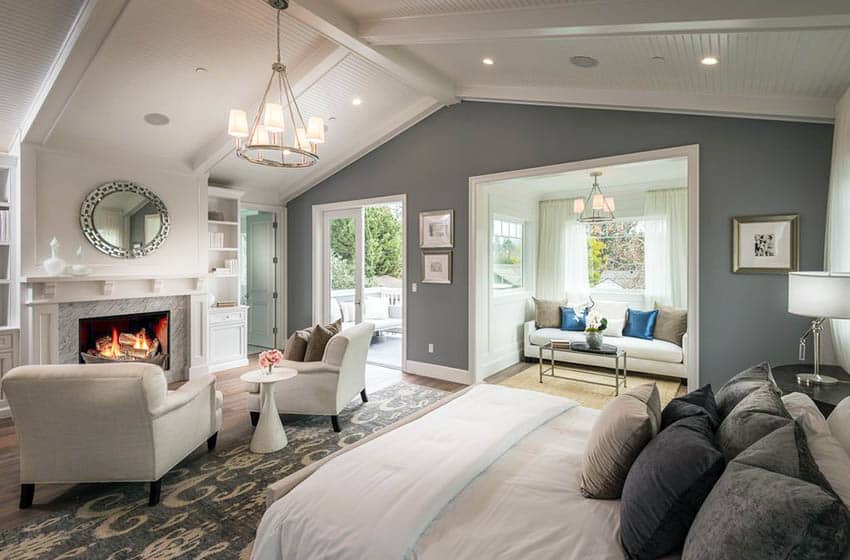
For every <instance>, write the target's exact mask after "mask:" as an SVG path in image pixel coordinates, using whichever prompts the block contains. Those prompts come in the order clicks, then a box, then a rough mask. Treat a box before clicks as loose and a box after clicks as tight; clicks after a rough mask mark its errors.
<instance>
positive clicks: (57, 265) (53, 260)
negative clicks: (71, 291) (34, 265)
mask: <svg viewBox="0 0 850 560" xmlns="http://www.w3.org/2000/svg"><path fill="white" fill-rule="evenodd" d="M59 246H60V245H59V241H58V240H57V239H56V238H55V237H54V238H53V239H51V240H50V258H47V259H44V262H42V263H41V266H43V267H44V271H45V272H46V273H47V274H48V275H49V276H59V275H60V274H62V273H63V272H65V261H64V260H62V259H61V258H60V257H59Z"/></svg>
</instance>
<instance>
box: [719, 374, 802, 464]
mask: <svg viewBox="0 0 850 560" xmlns="http://www.w3.org/2000/svg"><path fill="white" fill-rule="evenodd" d="M791 422H793V420H792V419H791V416H790V415H789V414H788V411H787V410H785V405H784V404H782V399H781V398H780V397H779V395H777V394H776V392H775V391H774V390H773V388H772V387H769V386H763V387H761V388H759V389H756V390H755V391H753V392H752V393H750V394H749V395H747V396H746V397H744V399H743V400H742V401H741V402H739V403H738V404H737V406H735V408H733V409H732V412H730V413H729V415H728V416H726V418H725V419H724V420H723V422H722V423H721V424H720V427H719V428H718V429H717V443H718V445H719V446H720V450H721V451H723V456H724V457H726V460H727V461H731V460H732V459H734V458H735V456H736V455H738V453H740V452H741V451H743V450H744V449H746V448H748V447H749V446H750V445H752V444H754V443H755V442H757V441H758V440H760V439H761V438H763V437H764V436H766V435H767V434H769V433H770V432H772V431H773V430H776V429H777V428H781V427H782V426H785V425H787V424H789V423H791Z"/></svg>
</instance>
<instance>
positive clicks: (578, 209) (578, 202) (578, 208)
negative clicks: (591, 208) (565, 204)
mask: <svg viewBox="0 0 850 560" xmlns="http://www.w3.org/2000/svg"><path fill="white" fill-rule="evenodd" d="M582 212H584V199H583V198H577V199H575V200H573V213H574V214H581V213H582Z"/></svg>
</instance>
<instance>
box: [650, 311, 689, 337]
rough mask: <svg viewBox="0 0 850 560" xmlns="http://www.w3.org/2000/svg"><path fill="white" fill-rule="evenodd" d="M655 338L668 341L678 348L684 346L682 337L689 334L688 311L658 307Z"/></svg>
mask: <svg viewBox="0 0 850 560" xmlns="http://www.w3.org/2000/svg"><path fill="white" fill-rule="evenodd" d="M657 309H658V317H656V318H655V330H654V331H653V333H652V336H653V338H657V339H658V340H666V341H667V342H672V343H673V344H675V345H677V346H681V345H682V337H683V336H685V333H686V332H688V310H687V309H679V308H677V307H664V306H663V305H659V306H657Z"/></svg>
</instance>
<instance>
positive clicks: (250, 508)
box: [0, 382, 446, 560]
mask: <svg viewBox="0 0 850 560" xmlns="http://www.w3.org/2000/svg"><path fill="white" fill-rule="evenodd" d="M445 395H446V393H445V392H444V391H439V390H436V389H431V388H428V387H423V386H420V385H413V384H408V383H403V382H402V383H398V384H396V385H393V386H391V387H387V388H386V389H383V390H381V391H378V392H376V393H375V394H373V395H369V402H368V403H365V404H363V403H360V402H359V400H355V401H353V402H352V404H351V405H349V406H348V407H347V408H346V409H345V410H344V411H343V412H342V413H341V414H340V423H341V424H342V427H343V430H342V432H341V433H339V434H337V433H334V432H333V431H332V430H331V429H330V423H329V422H328V419H327V418H325V417H299V418H298V419H297V420H293V421H287V422H286V434H287V437H288V439H289V445H288V446H287V447H285V448H284V449H282V450H281V451H278V452H277V453H271V454H268V455H257V454H254V453H251V452H250V451H249V450H248V442H245V444H244V445H239V446H237V447H232V448H230V449H222V448H218V449H217V450H216V451H215V452H213V453H195V454H193V455H192V457H190V458H189V459H188V460H187V461H184V462H183V463H181V464H180V465H178V466H177V467H175V468H174V469H172V471H171V472H170V473H169V474H167V475H166V476H165V478H164V480H163V489H162V502H161V503H160V505H159V506H156V507H152V508H151V507H148V506H147V490H148V489H147V485H146V484H98V485H93V484H88V485H78V486H76V487H74V489H73V490H72V491H69V492H67V493H65V494H63V495H62V497H61V498H58V499H56V500H54V501H53V502H52V503H50V504H45V505H40V506H36V507H39V508H40V509H43V510H48V511H50V512H52V513H53V515H51V516H50V517H49V518H48V519H46V520H42V521H40V522H37V523H33V524H31V525H29V526H26V527H23V528H20V529H18V530H15V531H3V532H2V533H0V559H3V560H6V559H9V560H11V559H15V560H31V559H42V558H51V559H57V560H58V559H65V558H85V559H93V558H97V559H107V560H168V559H172V558H193V559H196V560H201V559H206V558H213V559H224V558H227V559H237V558H238V559H240V560H242V559H246V560H247V558H249V556H250V553H251V543H252V542H253V540H254V534H255V531H256V529H257V525H258V524H259V522H260V518H261V517H262V515H263V512H264V511H265V499H264V497H263V491H264V490H265V488H266V486H268V485H269V484H270V483H272V482H274V481H276V480H279V479H281V478H283V477H285V476H287V475H289V474H291V473H293V472H295V471H297V470H298V469H300V468H301V467H303V466H305V465H309V464H310V463H312V462H313V461H316V460H319V459H321V458H322V457H324V456H326V455H328V454H330V453H333V452H335V451H337V450H339V449H340V448H342V447H345V446H346V445H349V444H351V443H353V442H355V441H357V440H359V439H361V438H363V437H364V436H366V435H368V434H371V433H373V432H375V431H377V430H380V429H381V428H383V427H385V426H388V425H390V424H392V423H394V422H396V421H398V420H400V419H401V418H403V417H405V416H407V415H408V414H411V413H413V412H415V411H417V410H419V409H421V408H423V407H426V406H428V405H430V404H432V403H434V402H436V401H437V400H439V399H440V398H441V397H443V396H445ZM204 451H206V449H204ZM37 491H38V490H37V489H36V492H37Z"/></svg>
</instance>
